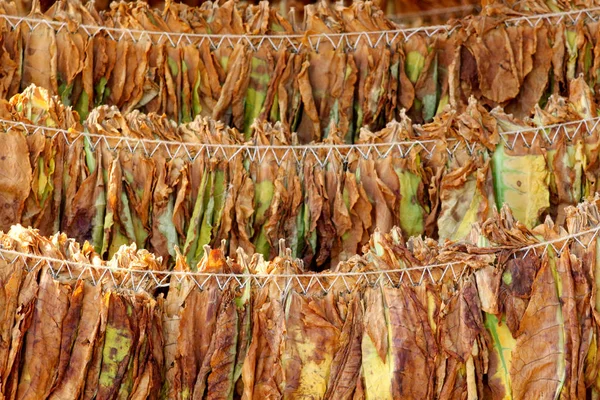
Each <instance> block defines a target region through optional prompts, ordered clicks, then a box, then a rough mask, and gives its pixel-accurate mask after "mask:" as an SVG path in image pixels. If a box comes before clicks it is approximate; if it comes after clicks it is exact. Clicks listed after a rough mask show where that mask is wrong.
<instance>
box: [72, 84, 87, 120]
mask: <svg viewBox="0 0 600 400" xmlns="http://www.w3.org/2000/svg"><path fill="white" fill-rule="evenodd" d="M89 110H90V100H89V97H88V94H87V93H86V91H85V90H83V91H82V92H81V94H80V95H79V98H78V99H77V104H76V105H75V111H77V113H78V114H79V118H80V119H81V121H85V120H86V119H87V117H88V115H89V114H90V111H89Z"/></svg>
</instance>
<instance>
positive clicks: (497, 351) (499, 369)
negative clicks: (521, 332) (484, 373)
mask: <svg viewBox="0 0 600 400" xmlns="http://www.w3.org/2000/svg"><path fill="white" fill-rule="evenodd" d="M484 317H485V321H484V324H485V327H486V329H487V330H488V332H489V333H490V338H491V339H492V342H491V345H492V353H491V354H490V367H489V368H490V369H489V373H488V384H489V386H490V389H491V391H492V394H493V396H492V397H493V399H494V400H496V399H503V400H512V389H511V379H510V363H511V360H512V351H513V349H514V347H515V344H516V340H515V339H514V338H513V336H512V334H511V333H510V330H509V329H508V325H506V323H505V321H504V318H503V319H502V323H500V322H499V321H498V318H496V316H495V315H493V314H488V313H484Z"/></svg>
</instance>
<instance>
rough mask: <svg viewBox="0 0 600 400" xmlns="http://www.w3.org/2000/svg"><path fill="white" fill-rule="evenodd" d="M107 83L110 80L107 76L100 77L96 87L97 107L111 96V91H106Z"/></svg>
mask: <svg viewBox="0 0 600 400" xmlns="http://www.w3.org/2000/svg"><path fill="white" fill-rule="evenodd" d="M107 83H108V80H107V79H106V78H105V77H102V78H100V81H99V82H98V84H97V85H96V86H95V87H94V89H95V90H96V100H95V102H96V107H98V106H100V105H102V104H104V101H105V99H106V98H107V97H108V96H109V93H106V91H107V90H108V89H107V88H106V84H107Z"/></svg>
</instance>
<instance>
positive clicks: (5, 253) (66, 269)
mask: <svg viewBox="0 0 600 400" xmlns="http://www.w3.org/2000/svg"><path fill="white" fill-rule="evenodd" d="M598 231H600V225H598V226H596V227H594V228H591V229H587V230H585V231H581V232H576V233H572V234H569V235H566V236H562V237H559V238H556V239H552V240H547V241H542V242H538V243H534V244H531V245H528V246H524V247H520V248H519V247H515V248H507V247H499V248H498V249H497V250H498V252H501V251H502V252H505V251H511V252H512V254H513V256H515V257H520V258H523V259H524V258H525V257H527V255H528V254H530V253H532V252H533V253H534V254H535V255H536V256H540V250H541V249H543V250H542V252H541V257H544V256H545V255H546V254H547V251H548V249H549V248H552V249H553V250H554V253H555V254H556V255H557V256H560V255H561V254H562V252H563V251H564V250H565V248H566V247H567V246H568V245H569V244H570V243H571V241H575V242H577V244H579V245H580V246H582V247H583V248H585V249H588V248H589V247H590V246H591V245H592V243H593V242H594V240H596V238H597V236H598ZM587 235H592V236H591V238H590V239H589V241H588V243H587V244H584V243H583V241H582V238H583V237H584V236H587ZM561 243H562V245H560V247H558V245H559V244H561ZM519 253H520V254H521V255H520V256H517V254H519ZM489 254H490V253H487V254H482V256H483V257H485V256H489ZM0 259H1V260H3V261H4V262H6V263H9V264H15V263H16V262H17V261H21V262H22V263H23V264H24V265H25V268H26V270H27V271H28V272H31V271H37V270H38V267H41V266H46V267H47V268H48V270H49V271H50V273H51V274H52V275H53V276H54V277H55V278H58V277H60V276H61V274H66V275H68V277H69V278H70V279H73V280H74V279H76V280H85V279H88V280H89V281H90V282H91V283H92V284H93V285H97V284H99V283H102V282H105V280H106V279H110V280H109V282H112V284H113V285H114V286H116V287H118V288H131V289H132V290H134V291H139V290H144V289H145V288H146V287H147V286H153V287H155V288H161V287H170V286H171V285H178V284H181V283H183V282H184V281H185V280H188V281H189V282H190V283H193V284H194V285H195V286H196V287H197V288H198V289H200V290H204V289H206V288H207V285H209V284H210V282H211V281H212V282H214V283H215V284H216V285H217V286H216V287H218V288H219V289H220V290H225V289H226V288H229V287H232V285H233V288H234V289H243V288H245V287H247V286H254V287H256V288H258V289H262V288H264V287H265V286H267V285H268V284H269V283H273V284H274V286H275V287H276V288H277V289H278V290H279V291H281V292H282V293H287V292H288V291H289V290H291V289H292V288H293V289H295V290H298V291H300V292H301V293H304V294H306V293H308V291H309V290H310V289H311V288H313V287H317V288H320V289H321V290H322V291H324V292H329V291H331V290H332V289H333V288H334V286H335V285H336V284H340V283H341V284H343V285H344V289H345V290H348V291H351V290H352V289H353V288H354V287H357V286H358V285H361V284H366V285H369V286H373V287H374V286H378V285H387V284H390V285H392V286H396V287H397V286H399V285H401V284H402V283H405V284H411V285H413V286H419V285H422V284H424V283H425V282H426V281H428V282H431V283H432V284H434V285H435V284H439V283H441V282H442V281H443V279H444V278H445V277H446V276H448V275H449V274H452V276H451V277H450V278H451V279H454V280H455V281H456V280H460V279H461V278H462V277H463V276H464V274H465V273H467V271H468V270H469V266H468V265H469V263H477V260H472V259H471V260H457V261H451V262H445V263H437V264H428V265H422V266H413V267H407V268H400V269H391V270H380V271H355V272H324V273H318V274H311V273H304V274H285V273H284V274H228V273H205V272H193V271H159V270H144V269H135V268H131V269H130V268H124V267H118V266H113V265H110V264H116V263H117V261H116V260H115V259H114V258H113V260H111V261H109V262H107V263H106V264H104V265H98V264H91V263H84V262H76V261H70V260H64V259H59V258H55V257H49V256H41V255H36V254H30V253H25V252H20V251H17V250H11V249H5V248H4V247H3V245H2V244H0ZM28 260H31V261H32V263H29V262H28ZM482 260H484V259H483V258H482ZM479 262H481V261H479ZM489 262H493V261H489ZM457 269H458V271H457Z"/></svg>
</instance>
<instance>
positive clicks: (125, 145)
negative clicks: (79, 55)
mask: <svg viewBox="0 0 600 400" xmlns="http://www.w3.org/2000/svg"><path fill="white" fill-rule="evenodd" d="M0 125H8V126H9V128H8V129H11V128H21V129H23V130H25V131H26V132H28V133H30V134H35V133H37V132H41V133H43V134H44V135H45V136H47V137H50V138H52V139H54V138H56V137H57V136H62V137H63V139H64V140H65V141H66V143H67V145H68V146H71V145H73V144H74V143H75V142H76V141H77V140H79V139H81V138H87V139H88V141H89V142H90V145H91V146H92V147H93V149H95V148H96V146H97V145H98V144H99V143H100V142H101V141H102V142H104V143H105V145H106V146H107V148H108V149H109V150H111V151H116V150H117V149H120V150H129V151H130V152H131V153H135V152H136V151H143V152H144V153H145V155H146V156H148V157H152V156H153V155H154V154H155V153H156V152H157V151H158V150H159V149H161V148H162V149H163V150H164V151H166V152H167V154H168V156H169V157H170V158H175V157H186V156H187V158H188V159H189V160H191V161H194V160H196V159H197V158H198V157H199V156H200V155H202V154H203V153H204V154H206V155H207V156H208V157H214V156H222V157H223V158H224V159H226V160H227V161H232V160H234V159H235V158H236V157H239V156H243V157H245V158H246V159H249V160H250V161H252V162H255V161H258V162H263V161H264V159H265V157H266V156H267V155H269V154H270V155H272V156H273V157H274V159H275V162H277V164H278V165H281V164H282V163H283V162H284V161H285V160H287V159H288V157H293V159H294V160H295V161H296V162H298V163H301V162H303V161H304V160H306V159H309V158H312V159H314V160H315V161H316V162H317V163H318V164H319V165H321V166H325V165H326V164H327V162H328V161H329V160H330V159H331V157H332V156H333V155H336V156H338V157H340V158H341V159H342V161H344V162H345V161H348V160H349V159H350V157H351V156H352V155H355V156H359V157H362V158H363V159H370V158H372V157H377V158H387V157H389V156H391V155H398V156H399V157H400V158H405V157H407V156H408V155H409V154H410V152H411V151H412V150H413V149H415V148H420V149H422V150H424V151H425V152H426V156H428V157H431V156H432V155H433V152H434V150H435V149H436V146H437V145H438V144H439V143H454V142H455V143H457V144H456V145H455V146H454V147H452V146H446V151H447V152H448V154H449V155H451V156H452V155H453V154H454V152H455V151H457V149H458V148H459V145H460V144H461V143H464V144H465V145H466V146H467V151H468V152H469V153H473V151H474V148H475V143H469V142H467V141H466V140H459V139H456V138H446V139H444V140H442V139H430V140H406V141H397V142H387V143H356V144H333V143H313V144H305V145H253V144H249V143H244V144H226V143H224V144H213V143H194V142H181V141H171V140H162V139H148V138H132V137H125V136H110V135H102V134H96V133H89V132H86V131H83V132H78V131H74V130H73V129H62V128H54V127H44V126H41V125H35V124H30V123H25V122H20V121H12V120H8V119H1V118H0ZM599 125H600V117H595V118H588V119H581V120H576V121H569V122H563V123H559V124H552V125H545V126H539V127H527V128H523V129H520V130H513V131H506V132H501V133H500V137H501V138H502V141H503V143H504V144H505V146H506V147H507V148H508V149H510V150H512V149H514V147H515V145H516V143H517V141H522V142H523V144H524V145H525V147H528V148H530V147H532V146H533V145H534V143H536V141H538V140H542V141H545V143H547V144H548V145H553V144H554V142H555V141H556V139H557V138H558V137H559V136H560V135H564V136H565V137H566V138H567V139H568V140H572V139H573V138H574V137H575V136H576V135H577V134H578V133H581V130H582V128H584V127H585V132H584V133H585V134H586V135H587V136H591V135H592V134H593V133H594V132H595V131H596V129H597V128H598V127H599ZM47 132H51V133H53V134H52V135H48V134H47ZM552 132H553V133H552ZM529 136H531V137H529ZM528 139H529V140H528Z"/></svg>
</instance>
